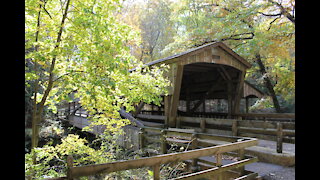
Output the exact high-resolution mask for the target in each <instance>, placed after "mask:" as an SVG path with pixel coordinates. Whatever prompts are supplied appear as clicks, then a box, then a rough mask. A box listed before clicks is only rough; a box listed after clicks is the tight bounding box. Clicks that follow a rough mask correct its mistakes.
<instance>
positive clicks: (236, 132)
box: [137, 114, 295, 153]
mask: <svg viewBox="0 0 320 180" xmlns="http://www.w3.org/2000/svg"><path fill="white" fill-rule="evenodd" d="M137 117H138V118H140V119H143V120H149V121H153V122H154V121H157V122H160V121H161V122H162V123H163V122H164V119H165V116H157V115H143V114H139V115H138V116H137ZM177 127H181V128H188V129H195V130H196V131H197V132H206V133H213V134H223V135H232V136H245V137H255V138H259V139H264V140H271V141H276V142H277V147H276V148H277V152H278V153H282V146H283V142H285V143H293V144H294V143H295V122H287V121H273V120H271V121H269V120H264V121H261V120H243V119H242V120H239V119H217V118H201V117H183V116H180V117H177Z"/></svg>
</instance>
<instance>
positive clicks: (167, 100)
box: [164, 95, 172, 127]
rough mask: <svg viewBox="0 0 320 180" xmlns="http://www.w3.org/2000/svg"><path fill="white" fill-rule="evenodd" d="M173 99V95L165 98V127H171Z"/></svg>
mask: <svg viewBox="0 0 320 180" xmlns="http://www.w3.org/2000/svg"><path fill="white" fill-rule="evenodd" d="M171 98H172V95H168V96H165V97H164V115H165V122H164V124H165V126H166V127H168V126H169V115H170V114H169V111H170V109H171Z"/></svg>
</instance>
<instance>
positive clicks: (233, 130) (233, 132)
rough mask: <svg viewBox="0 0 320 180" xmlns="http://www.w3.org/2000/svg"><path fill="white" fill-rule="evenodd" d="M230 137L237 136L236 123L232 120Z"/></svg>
mask: <svg viewBox="0 0 320 180" xmlns="http://www.w3.org/2000/svg"><path fill="white" fill-rule="evenodd" d="M232 136H238V121H237V120H233V122H232Z"/></svg>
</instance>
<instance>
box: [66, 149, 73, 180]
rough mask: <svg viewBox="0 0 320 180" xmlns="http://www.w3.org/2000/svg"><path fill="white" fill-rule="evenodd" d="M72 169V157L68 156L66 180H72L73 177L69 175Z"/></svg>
mask: <svg viewBox="0 0 320 180" xmlns="http://www.w3.org/2000/svg"><path fill="white" fill-rule="evenodd" d="M72 167H73V157H72V155H69V156H68V157H67V179H68V180H73V177H72V175H71V171H70V169H71V168H72Z"/></svg>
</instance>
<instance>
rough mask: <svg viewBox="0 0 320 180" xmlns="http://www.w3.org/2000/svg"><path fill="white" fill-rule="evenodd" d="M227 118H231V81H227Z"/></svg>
mask: <svg viewBox="0 0 320 180" xmlns="http://www.w3.org/2000/svg"><path fill="white" fill-rule="evenodd" d="M227 89H228V118H231V114H232V95H231V93H232V92H231V90H232V83H231V81H229V82H228V88H227Z"/></svg>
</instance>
